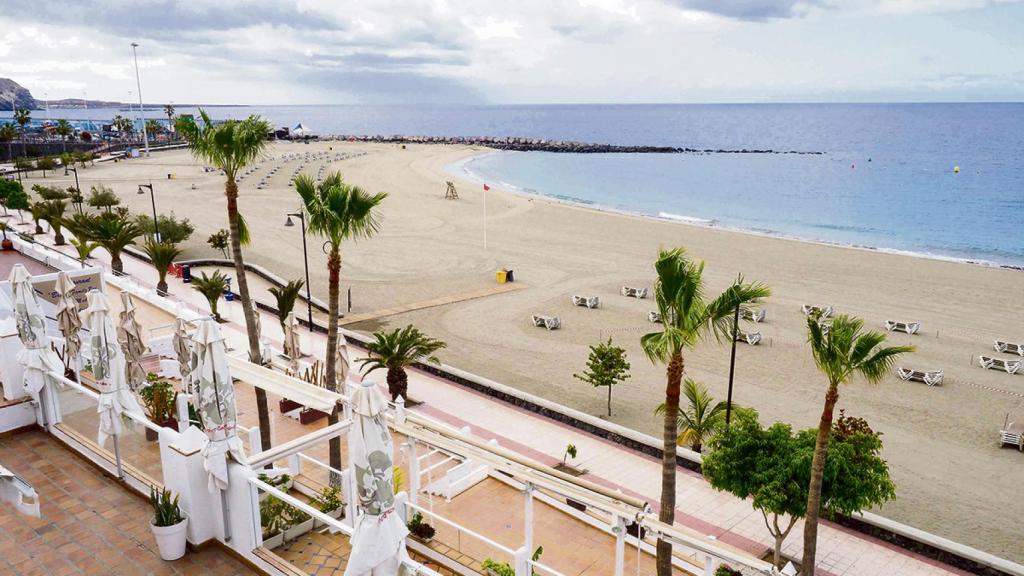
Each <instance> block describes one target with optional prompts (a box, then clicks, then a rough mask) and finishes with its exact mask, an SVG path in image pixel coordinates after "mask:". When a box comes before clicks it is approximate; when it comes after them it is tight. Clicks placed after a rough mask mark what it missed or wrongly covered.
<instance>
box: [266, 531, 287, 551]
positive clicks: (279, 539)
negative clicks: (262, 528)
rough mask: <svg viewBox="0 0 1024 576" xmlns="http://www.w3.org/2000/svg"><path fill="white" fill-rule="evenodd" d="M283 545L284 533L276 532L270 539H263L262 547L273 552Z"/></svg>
mask: <svg viewBox="0 0 1024 576" xmlns="http://www.w3.org/2000/svg"><path fill="white" fill-rule="evenodd" d="M283 543H284V532H278V533H277V534H275V535H273V536H271V537H270V538H264V539H263V547H264V548H266V549H267V550H273V549H274V548H277V547H278V546H280V545H281V544H283Z"/></svg>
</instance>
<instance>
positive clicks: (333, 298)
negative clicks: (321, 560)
mask: <svg viewBox="0 0 1024 576" xmlns="http://www.w3.org/2000/svg"><path fill="white" fill-rule="evenodd" d="M340 283H341V251H340V250H339V249H338V246H337V245H332V246H331V253H330V254H329V255H328V256H327V316H328V317H327V352H326V354H327V357H326V358H325V360H326V362H325V366H324V370H325V372H326V373H327V374H326V375H325V376H326V380H327V389H328V390H331V391H332V392H337V391H338V375H337V374H336V373H335V371H334V370H335V364H336V363H337V360H338V293H339V285H340ZM327 423H328V424H329V425H330V424H337V423H338V407H337V406H335V407H334V410H333V411H332V412H331V413H330V414H328V415H327ZM328 447H329V452H330V464H331V468H334V469H335V470H341V469H342V465H341V438H339V437H337V436H335V437H334V438H331V440H330V442H329V446H328ZM330 484H331V486H340V485H341V478H340V477H337V474H334V473H332V474H331V478H330Z"/></svg>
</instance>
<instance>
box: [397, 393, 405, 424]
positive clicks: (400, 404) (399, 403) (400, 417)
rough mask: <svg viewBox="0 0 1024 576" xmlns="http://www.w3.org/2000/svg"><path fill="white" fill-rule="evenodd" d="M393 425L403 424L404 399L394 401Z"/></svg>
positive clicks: (399, 398)
mask: <svg viewBox="0 0 1024 576" xmlns="http://www.w3.org/2000/svg"><path fill="white" fill-rule="evenodd" d="M395 424H405V398H402V397H401V396H399V397H398V400H395Z"/></svg>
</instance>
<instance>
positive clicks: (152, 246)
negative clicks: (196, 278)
mask: <svg viewBox="0 0 1024 576" xmlns="http://www.w3.org/2000/svg"><path fill="white" fill-rule="evenodd" d="M142 251H143V252H145V253H146V256H149V259H150V261H151V262H152V263H153V267H154V268H156V273H157V276H159V281H158V282H157V283H156V291H157V293H158V294H160V295H163V296H166V295H167V269H168V268H169V267H170V265H171V264H173V263H174V260H175V259H176V258H177V257H178V256H181V249H180V248H178V247H177V246H176V245H174V243H173V242H168V241H161V242H156V241H154V240H153V239H152V238H149V239H147V240H146V243H145V244H143V245H142Z"/></svg>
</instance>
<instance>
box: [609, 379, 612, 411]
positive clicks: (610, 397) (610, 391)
mask: <svg viewBox="0 0 1024 576" xmlns="http://www.w3.org/2000/svg"><path fill="white" fill-rule="evenodd" d="M608 417H609V418H611V417H612V387H611V385H609V386H608Z"/></svg>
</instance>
